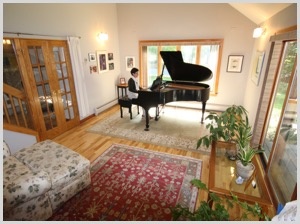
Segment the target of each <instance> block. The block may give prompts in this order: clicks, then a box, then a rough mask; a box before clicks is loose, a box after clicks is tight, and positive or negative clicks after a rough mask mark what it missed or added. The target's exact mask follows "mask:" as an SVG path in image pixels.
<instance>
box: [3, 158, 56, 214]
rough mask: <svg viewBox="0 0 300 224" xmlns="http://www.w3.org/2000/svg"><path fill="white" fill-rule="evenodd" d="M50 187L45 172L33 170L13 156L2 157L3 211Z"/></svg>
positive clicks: (40, 193) (42, 192)
mask: <svg viewBox="0 0 300 224" xmlns="http://www.w3.org/2000/svg"><path fill="white" fill-rule="evenodd" d="M50 188H51V181H50V177H49V175H48V174H47V173H46V172H44V171H37V172H33V171H31V170H30V168H28V167H27V166H25V165H24V164H23V163H22V162H20V161H18V160H17V159H16V158H15V157H13V156H8V157H6V158H5V159H3V208H4V211H7V210H8V209H10V208H13V207H15V206H18V205H19V204H22V203H24V202H27V201H29V200H31V199H33V198H35V197H38V196H40V195H43V194H45V193H46V192H47V191H49V190H50Z"/></svg>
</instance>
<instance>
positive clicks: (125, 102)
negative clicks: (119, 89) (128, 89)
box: [118, 96, 140, 119]
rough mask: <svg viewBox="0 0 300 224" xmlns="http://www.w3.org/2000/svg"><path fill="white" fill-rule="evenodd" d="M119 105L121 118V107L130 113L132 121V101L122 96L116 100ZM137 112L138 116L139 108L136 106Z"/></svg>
mask: <svg viewBox="0 0 300 224" xmlns="http://www.w3.org/2000/svg"><path fill="white" fill-rule="evenodd" d="M118 102H119V105H120V112H121V118H123V107H125V108H128V110H129V113H130V119H132V110H131V107H132V100H131V99H129V98H128V97H127V96H124V97H122V98H120V99H119V100H118ZM137 112H138V114H140V110H139V106H138V105H137Z"/></svg>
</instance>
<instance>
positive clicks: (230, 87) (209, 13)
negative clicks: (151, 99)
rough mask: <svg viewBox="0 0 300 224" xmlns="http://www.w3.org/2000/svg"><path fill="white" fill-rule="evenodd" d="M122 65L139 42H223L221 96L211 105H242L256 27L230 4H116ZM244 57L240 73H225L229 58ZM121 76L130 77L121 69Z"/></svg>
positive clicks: (135, 54) (137, 56)
mask: <svg viewBox="0 0 300 224" xmlns="http://www.w3.org/2000/svg"><path fill="white" fill-rule="evenodd" d="M117 12H118V13H117V14H118V25H119V35H120V56H121V62H120V63H121V65H122V64H123V63H124V64H125V57H126V56H134V57H135V58H136V62H137V63H136V64H137V66H139V60H138V58H139V49H138V43H139V41H140V40H174V39H175V40H177V39H210V38H211V39H213V38H214V39H215V38H218V39H219V38H223V39H224V49H223V53H222V62H221V74H220V80H219V93H218V95H217V96H211V97H210V99H209V101H208V104H217V105H232V104H243V101H244V96H245V88H246V83H247V79H248V74H249V69H250V62H251V57H252V49H253V46H254V39H253V38H252V31H253V29H254V28H255V27H256V25H255V24H254V23H253V22H252V21H250V20H249V19H248V18H246V17H245V16H243V15H242V14H240V13H239V12H238V11H237V10H235V9H234V8H233V7H231V6H230V5H229V4H205V3H196V4H117ZM234 54H238V55H244V63H243V67H242V72H241V73H228V72H226V66H227V59H228V55H234ZM121 73H122V74H124V75H126V76H127V78H129V77H130V74H129V72H127V71H126V70H125V67H124V66H121Z"/></svg>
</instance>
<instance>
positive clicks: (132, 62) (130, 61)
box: [125, 56, 135, 71]
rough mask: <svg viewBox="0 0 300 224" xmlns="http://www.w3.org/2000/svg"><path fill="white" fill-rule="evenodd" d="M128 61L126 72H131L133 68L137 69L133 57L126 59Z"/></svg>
mask: <svg viewBox="0 0 300 224" xmlns="http://www.w3.org/2000/svg"><path fill="white" fill-rule="evenodd" d="M125 61H126V71H130V70H131V69H132V68H133V67H135V58H134V57H132V56H127V57H125Z"/></svg>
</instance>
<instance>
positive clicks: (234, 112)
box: [197, 105, 248, 159]
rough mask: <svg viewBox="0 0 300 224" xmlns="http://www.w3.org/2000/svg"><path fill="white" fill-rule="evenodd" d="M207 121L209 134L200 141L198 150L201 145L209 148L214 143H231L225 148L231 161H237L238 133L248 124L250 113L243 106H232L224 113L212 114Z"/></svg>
mask: <svg viewBox="0 0 300 224" xmlns="http://www.w3.org/2000/svg"><path fill="white" fill-rule="evenodd" d="M205 120H209V121H210V123H208V124H207V125H206V128H207V129H208V130H209V134H208V135H205V136H203V137H201V138H199V139H198V141H197V148H199V147H200V146H201V145H203V146H205V147H207V148H208V147H209V146H210V145H211V144H212V142H213V141H222V142H226V143H229V145H230V146H225V148H226V149H228V150H227V155H228V157H229V158H230V159H235V155H236V133H237V132H238V130H239V128H240V126H241V125H242V124H243V123H244V122H248V112H247V110H246V109H245V108H244V107H243V106H237V105H232V106H230V107H228V108H227V109H226V110H225V111H224V112H222V113H221V114H220V113H215V112H211V113H210V114H209V115H208V116H207V117H206V118H205Z"/></svg>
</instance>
